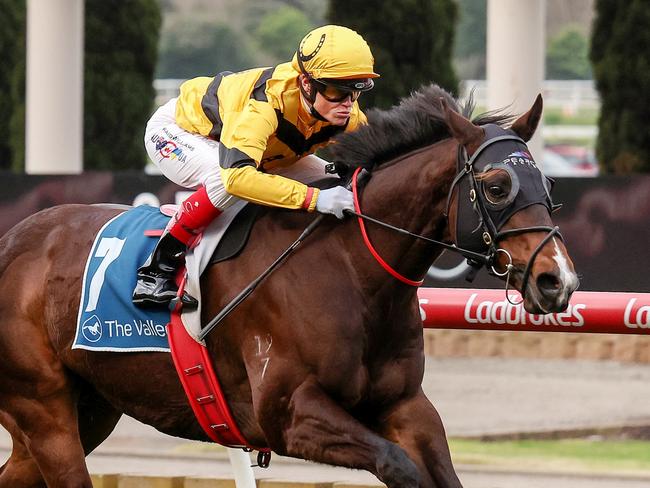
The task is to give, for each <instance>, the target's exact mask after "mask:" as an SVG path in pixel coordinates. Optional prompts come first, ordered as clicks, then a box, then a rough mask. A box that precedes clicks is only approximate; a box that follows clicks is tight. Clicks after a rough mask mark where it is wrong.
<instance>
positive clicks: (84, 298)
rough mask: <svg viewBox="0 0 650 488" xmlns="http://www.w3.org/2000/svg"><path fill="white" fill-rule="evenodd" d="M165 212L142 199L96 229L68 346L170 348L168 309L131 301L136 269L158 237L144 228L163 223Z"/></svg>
mask: <svg viewBox="0 0 650 488" xmlns="http://www.w3.org/2000/svg"><path fill="white" fill-rule="evenodd" d="M168 221H169V217H167V216H165V215H163V214H162V213H160V210H159V209H158V208H154V207H149V206H146V205H143V206H140V207H135V208H133V209H131V210H128V211H127V212H124V213H122V214H120V215H118V216H116V217H115V218H113V219H112V220H110V221H109V222H107V223H106V224H105V225H104V227H102V229H101V230H100V231H99V233H98V234H97V237H96V238H95V242H94V243H93V246H92V248H91V250H90V254H89V256H88V261H87V262H86V269H85V271H84V276H83V288H82V293H81V301H80V306H79V318H78V320H77V333H76V337H75V341H74V344H73V345H72V348H73V349H89V350H95V351H116V352H137V351H163V352H167V351H169V344H168V342H167V331H166V329H165V326H166V325H167V324H168V323H169V318H170V311H169V310H167V309H164V308H161V309H142V308H138V307H136V306H134V305H133V303H132V302H131V293H132V292H133V288H134V287H135V283H136V270H137V268H138V267H140V266H141V265H142V264H143V263H144V262H145V261H146V260H147V258H148V256H149V254H151V251H153V248H154V247H155V245H156V243H157V242H158V238H157V237H149V236H145V235H144V232H145V231H146V230H154V229H155V230H158V229H164V228H165V226H166V225H167V222H168Z"/></svg>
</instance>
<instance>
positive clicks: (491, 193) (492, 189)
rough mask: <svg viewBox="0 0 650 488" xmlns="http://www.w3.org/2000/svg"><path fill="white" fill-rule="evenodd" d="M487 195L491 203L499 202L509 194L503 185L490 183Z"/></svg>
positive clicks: (486, 190) (486, 191)
mask: <svg viewBox="0 0 650 488" xmlns="http://www.w3.org/2000/svg"><path fill="white" fill-rule="evenodd" d="M485 196H486V198H487V199H488V201H489V202H490V203H499V202H501V201H502V200H503V199H504V198H505V197H507V196H508V194H507V193H506V191H505V190H504V189H503V187H502V186H501V185H488V187H487V188H486V189H485Z"/></svg>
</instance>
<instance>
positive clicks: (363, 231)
mask: <svg viewBox="0 0 650 488" xmlns="http://www.w3.org/2000/svg"><path fill="white" fill-rule="evenodd" d="M360 171H361V168H357V169H356V170H355V172H354V174H353V175H352V195H353V197H354V210H355V211H356V212H357V213H358V214H361V206H360V205H359V194H358V192H357V176H358V175H359V172H360ZM357 220H358V221H359V228H360V229H361V235H362V236H363V242H364V243H365V244H366V247H367V248H368V250H369V251H370V254H372V257H374V258H375V260H376V261H377V262H378V263H379V264H380V266H381V267H382V268H384V269H385V270H386V271H387V272H388V273H390V275H391V276H393V277H394V278H396V279H398V280H399V281H401V282H402V283H405V284H407V285H410V286H416V287H417V286H422V283H424V280H423V279H422V280H419V281H414V280H409V279H408V278H406V277H405V276H402V275H401V274H399V273H398V272H397V271H395V269H393V268H392V267H391V266H390V264H388V263H387V262H386V261H384V260H383V258H382V257H381V256H380V255H379V253H378V252H377V251H376V249H375V247H374V246H373V245H372V243H371V242H370V239H369V238H368V233H367V232H366V224H365V223H364V221H363V219H362V218H361V217H357Z"/></svg>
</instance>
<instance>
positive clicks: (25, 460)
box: [0, 435, 45, 488]
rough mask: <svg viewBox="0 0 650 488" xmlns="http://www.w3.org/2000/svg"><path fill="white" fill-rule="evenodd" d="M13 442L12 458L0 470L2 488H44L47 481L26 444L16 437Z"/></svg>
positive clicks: (0, 485) (12, 437)
mask: <svg viewBox="0 0 650 488" xmlns="http://www.w3.org/2000/svg"><path fill="white" fill-rule="evenodd" d="M11 440H12V444H13V448H12V450H11V456H10V457H9V459H8V460H7V462H6V463H5V464H4V466H2V467H1V468H0V488H18V487H29V488H36V487H43V488H44V487H45V480H43V476H42V475H41V472H40V470H39V469H38V465H37V464H36V461H34V458H33V457H32V455H31V454H30V453H29V451H28V450H27V447H25V444H23V443H22V441H21V440H20V439H19V438H17V437H15V436H14V435H12V436H11Z"/></svg>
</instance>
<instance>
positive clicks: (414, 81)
mask: <svg viewBox="0 0 650 488" xmlns="http://www.w3.org/2000/svg"><path fill="white" fill-rule="evenodd" d="M368 7H369V4H368V2H367V0H330V5H329V10H328V14H327V17H328V20H329V21H330V22H331V23H333V24H339V25H344V26H346V27H349V28H351V29H354V30H356V31H357V32H358V33H359V34H361V35H362V36H363V37H364V38H365V39H366V41H368V44H369V45H370V48H371V50H372V52H373V55H374V56H375V71H376V72H377V73H379V74H381V78H378V79H377V80H376V85H375V88H374V89H373V90H372V91H371V92H369V93H367V94H365V95H364V96H363V105H364V106H369V105H370V106H377V107H389V106H391V105H393V104H395V103H397V102H398V100H399V99H400V98H401V97H404V96H406V95H408V94H409V93H410V92H411V91H413V90H415V89H417V88H419V87H420V86H421V85H423V84H428V83H431V82H435V83H437V84H439V85H440V86H442V87H444V88H446V89H447V90H449V91H451V92H452V93H456V92H457V89H458V80H457V79H456V75H455V73H454V70H453V67H452V48H453V40H454V26H455V23H456V16H457V9H456V4H455V2H454V1H453V0H402V1H400V2H391V1H387V0H386V1H382V2H375V3H373V4H372V8H368ZM360 12H363V15H360Z"/></svg>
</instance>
